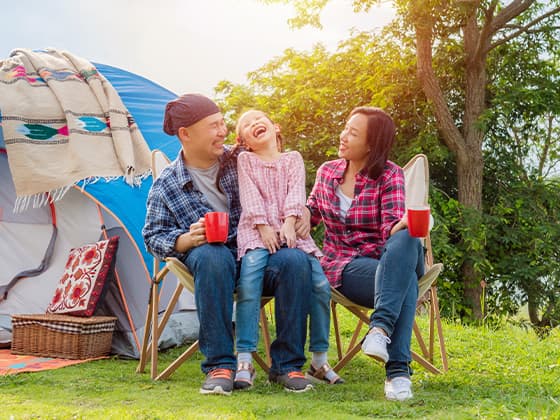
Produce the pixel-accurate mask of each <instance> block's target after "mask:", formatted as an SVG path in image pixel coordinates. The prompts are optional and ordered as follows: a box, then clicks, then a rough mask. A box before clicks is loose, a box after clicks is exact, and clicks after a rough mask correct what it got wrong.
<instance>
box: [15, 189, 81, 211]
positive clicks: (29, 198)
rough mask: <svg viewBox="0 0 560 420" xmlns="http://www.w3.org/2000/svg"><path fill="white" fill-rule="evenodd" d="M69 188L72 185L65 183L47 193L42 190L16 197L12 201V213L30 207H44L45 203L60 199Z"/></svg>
mask: <svg viewBox="0 0 560 420" xmlns="http://www.w3.org/2000/svg"><path fill="white" fill-rule="evenodd" d="M70 188H72V186H71V185H67V186H66V187H62V188H57V189H55V190H52V191H49V192H47V193H44V192H42V193H38V194H31V195H24V196H21V197H16V201H15V202H14V213H22V212H24V211H25V210H27V209H29V208H31V207H32V208H35V209H37V208H40V207H44V206H46V205H47V204H50V203H54V202H55V201H58V200H60V199H62V197H64V195H65V194H66V193H67V192H68V190H69V189H70Z"/></svg>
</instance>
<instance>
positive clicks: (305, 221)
mask: <svg viewBox="0 0 560 420" xmlns="http://www.w3.org/2000/svg"><path fill="white" fill-rule="evenodd" d="M295 229H296V234H297V237H298V238H300V239H305V238H307V237H308V236H309V234H310V233H311V212H310V211H309V209H308V208H307V207H304V209H303V212H302V214H301V217H300V218H299V219H297V220H296V224H295Z"/></svg>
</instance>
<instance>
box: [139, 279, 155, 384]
mask: <svg viewBox="0 0 560 420" xmlns="http://www.w3.org/2000/svg"><path fill="white" fill-rule="evenodd" d="M153 292H154V291H153V288H151V287H150V297H149V299H148V310H147V311H146V322H145V323H144V337H143V339H142V348H141V350H140V361H139V362H138V367H137V368H136V373H144V371H145V370H146V362H147V361H148V356H149V354H148V342H149V340H150V332H151V326H152V323H151V319H152V293H153Z"/></svg>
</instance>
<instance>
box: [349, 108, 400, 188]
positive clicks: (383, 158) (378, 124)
mask: <svg viewBox="0 0 560 420" xmlns="http://www.w3.org/2000/svg"><path fill="white" fill-rule="evenodd" d="M356 114H361V115H365V116H366V117H367V131H366V142H367V144H368V146H369V155H368V158H367V162H366V166H365V170H366V171H367V174H368V176H369V177H370V178H372V179H377V178H378V177H379V176H380V175H381V174H382V173H383V169H384V168H385V164H386V163H387V159H388V157H389V152H390V151H391V148H392V147H393V143H394V141H395V133H396V128H395V123H394V121H393V119H392V118H391V117H390V116H389V114H387V113H386V112H385V111H383V110H382V109H381V108H375V107H369V106H359V107H357V108H354V109H353V110H352V111H351V112H350V115H349V116H348V118H350V117H352V116H353V115H356Z"/></svg>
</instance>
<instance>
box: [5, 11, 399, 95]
mask: <svg viewBox="0 0 560 420" xmlns="http://www.w3.org/2000/svg"><path fill="white" fill-rule="evenodd" d="M9 3H10V5H9V7H4V8H3V11H2V19H1V24H0V60H2V59H4V58H7V57H8V56H9V54H10V52H11V51H12V50H13V49H15V48H30V49H41V48H47V47H52V48H56V49H60V50H66V51H68V52H70V53H72V54H74V55H78V56H81V57H83V58H87V59H88V60H90V61H93V62H97V63H102V64H108V65H111V66H114V67H119V68H122V69H125V70H128V71H131V72H133V73H137V74H139V75H141V76H144V77H146V78H148V79H150V80H152V81H154V82H156V83H158V84H160V85H162V86H164V87H166V88H167V89H169V90H171V91H173V92H175V93H177V94H182V93H187V92H198V93H203V94H206V95H208V96H210V97H212V96H213V95H214V87H215V86H216V85H217V84H218V82H220V81H221V80H229V81H231V82H234V83H244V82H245V81H246V78H245V77H246V74H247V73H248V72H250V71H253V70H256V69H258V68H259V67H261V66H262V65H264V64H266V63H267V62H269V61H270V60H271V59H273V58H274V57H277V56H280V55H282V53H283V51H284V50H285V49H287V48H295V49H296V50H298V51H307V50H310V49H311V48H312V47H313V45H314V44H316V43H319V42H320V43H322V44H324V45H325V46H326V47H327V48H329V49H330V50H331V51H335V49H336V46H337V45H338V43H339V42H340V41H341V40H344V39H346V38H348V37H349V34H350V32H349V31H350V30H351V29H352V28H355V29H358V30H372V29H375V28H380V27H382V26H383V25H385V24H387V23H388V22H389V21H390V20H391V19H392V17H393V13H394V12H393V10H392V9H391V7H390V6H389V5H388V2H386V1H385V2H382V3H383V4H382V5H381V6H376V7H374V8H372V10H370V12H369V13H368V14H365V13H354V12H353V11H352V5H351V3H352V2H351V0H331V1H330V2H329V4H328V6H327V7H326V9H325V10H324V11H323V13H322V15H321V20H322V24H323V29H322V30H320V29H317V28H310V27H306V28H304V29H299V30H296V29H291V28H290V27H289V25H288V19H289V18H290V17H293V16H294V14H295V12H294V8H293V6H291V5H289V4H287V5H286V4H281V3H279V4H272V5H271V4H264V3H262V2H259V1H258V0H96V1H95V2H91V1H87V2H86V1H77V0H50V1H48V2H45V1H38V0H14V1H10V2H9Z"/></svg>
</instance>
